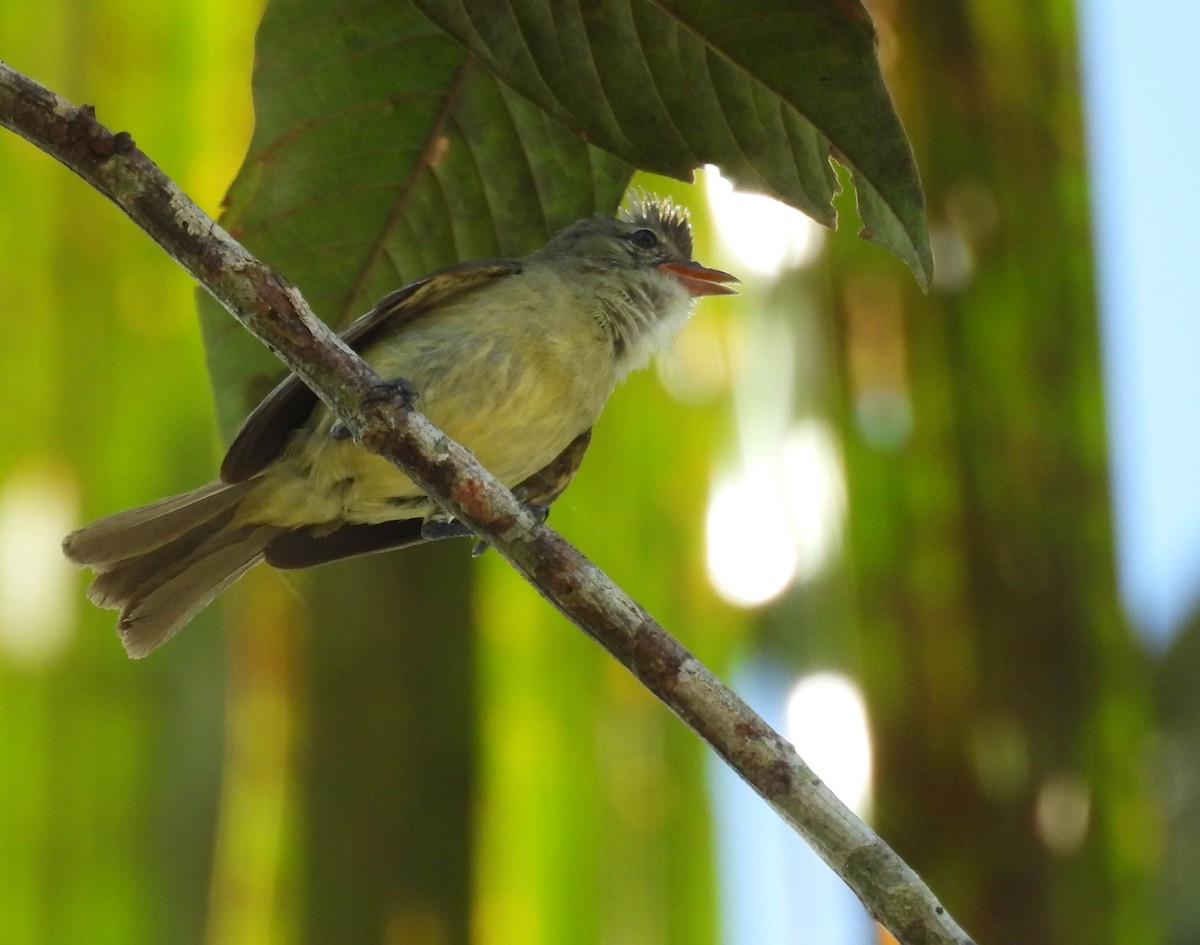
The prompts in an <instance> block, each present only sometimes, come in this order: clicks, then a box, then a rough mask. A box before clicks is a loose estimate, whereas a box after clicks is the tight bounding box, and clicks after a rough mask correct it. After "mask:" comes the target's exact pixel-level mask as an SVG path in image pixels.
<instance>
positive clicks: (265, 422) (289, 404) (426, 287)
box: [221, 259, 521, 483]
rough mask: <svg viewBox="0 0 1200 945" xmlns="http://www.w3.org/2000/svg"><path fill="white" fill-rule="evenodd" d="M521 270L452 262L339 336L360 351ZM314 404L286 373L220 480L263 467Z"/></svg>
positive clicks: (241, 435) (244, 431) (234, 447)
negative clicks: (443, 305) (455, 299)
mask: <svg viewBox="0 0 1200 945" xmlns="http://www.w3.org/2000/svg"><path fill="white" fill-rule="evenodd" d="M520 271H521V263H520V261H518V260H515V259H495V260H483V261H480V262H469V263H460V264H459V265H457V266H450V267H449V268H447V269H442V270H440V271H438V272H435V273H433V274H432V275H429V276H426V277H425V278H424V279H421V280H420V281H418V282H413V283H410V284H409V285H406V286H404V287H403V288H400V289H397V290H395V291H394V292H389V293H388V294H387V295H385V296H384V297H383V298H382V299H380V300H379V302H378V303H377V304H376V305H375V307H374V308H372V309H371V311H369V312H367V313H366V314H365V315H363V316H362V317H361V318H359V319H357V320H356V321H354V322H353V323H352V324H350V325H349V326H347V327H346V329H345V330H344V331H342V332H341V338H342V340H343V341H345V342H346V343H347V344H348V345H350V347H352V348H354V349H355V350H356V351H359V350H362V348H363V347H365V346H366V345H368V344H369V343H370V342H371V341H372V340H373V339H374V338H375V337H376V336H377V335H378V334H379V333H380V332H381V330H382V329H384V328H387V329H389V330H394V329H395V328H396V327H397V326H399V325H401V324H403V323H404V322H406V321H408V320H409V319H412V318H414V317H416V316H417V315H419V314H421V313H422V312H424V311H428V309H429V308H431V307H432V306H434V305H438V304H440V303H442V302H444V301H446V300H447V299H449V298H453V297H454V296H456V295H459V294H461V293H464V292H471V291H474V290H475V289H477V288H479V287H480V286H481V285H484V284H485V283H487V282H490V281H492V280H493V279H500V278H504V277H507V276H512V275H515V274H517V273H519V272H520ZM389 379H390V378H389ZM316 405H317V395H316V394H314V393H313V392H312V391H311V390H310V389H309V388H308V385H306V384H305V383H304V381H303V380H301V379H300V377H299V376H297V375H295V374H289V375H288V376H287V377H286V378H284V380H283V381H281V382H280V383H279V385H278V386H277V387H276V388H275V389H274V390H273V391H271V393H269V394H268V395H267V396H266V397H265V398H264V399H263V401H262V402H261V403H260V404H259V405H258V406H257V407H255V408H254V410H253V412H251V414H250V415H249V416H248V417H247V418H246V419H245V421H244V422H243V423H242V426H241V428H240V429H239V430H238V432H237V435H236V436H235V437H234V439H233V443H231V444H230V446H229V451H228V452H227V453H226V454H225V459H224V461H223V462H222V463H221V480H222V481H223V482H226V483H235V482H242V481H244V480H246V479H249V478H251V477H252V476H256V475H258V474H259V473H260V472H262V471H263V470H264V469H266V467H267V466H269V465H270V464H271V463H272V462H273V461H274V460H275V458H276V457H277V456H279V454H280V453H281V452H282V451H283V448H284V447H285V446H287V442H288V440H289V439H290V438H291V435H292V433H293V431H295V430H296V429H297V428H298V427H300V426H302V425H303V424H304V422H305V421H306V420H307V419H308V418H309V416H310V415H311V414H312V411H313V408H314V407H316Z"/></svg>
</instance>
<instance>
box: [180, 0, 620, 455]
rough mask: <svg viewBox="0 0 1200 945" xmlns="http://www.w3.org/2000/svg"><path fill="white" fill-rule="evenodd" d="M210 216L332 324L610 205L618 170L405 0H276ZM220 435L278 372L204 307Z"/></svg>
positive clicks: (519, 250)
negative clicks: (218, 213) (238, 157)
mask: <svg viewBox="0 0 1200 945" xmlns="http://www.w3.org/2000/svg"><path fill="white" fill-rule="evenodd" d="M257 57H258V58H257V66H256V71H255V83H254V85H255V107H256V119H257V124H256V128H255V134H254V139H253V141H252V142H251V145H250V150H249V153H248V154H247V157H246V161H245V164H244V165H243V167H242V169H241V172H240V173H239V175H238V178H237V180H236V181H235V182H234V184H233V186H232V187H231V189H230V192H229V195H228V198H227V201H226V206H227V210H226V214H225V216H224V218H223V221H222V222H223V223H224V224H225V226H226V227H227V228H228V229H229V230H230V231H231V232H233V233H234V235H236V236H238V237H239V238H240V239H242V240H243V241H244V242H245V243H246V245H247V246H248V247H249V248H250V249H251V250H252V251H254V252H255V253H257V254H258V255H260V256H261V257H262V258H263V259H264V260H265V261H267V262H268V263H270V264H271V265H272V266H275V267H276V268H277V269H278V270H279V271H280V272H281V273H283V274H284V275H285V276H286V277H287V278H288V279H290V280H291V281H293V282H295V283H296V284H297V285H299V286H300V288H301V290H302V291H303V292H304V295H305V298H307V299H308V301H309V302H310V304H311V305H312V306H313V308H314V310H315V311H316V312H317V314H319V315H321V316H322V317H323V318H325V319H326V320H327V321H329V322H331V323H334V324H339V325H340V324H343V323H345V322H346V321H348V320H349V319H351V318H353V317H354V316H356V315H358V314H361V313H362V312H363V311H365V310H366V309H367V308H369V307H370V305H371V304H372V303H373V302H374V301H375V300H376V299H377V298H379V297H380V296H382V295H383V294H385V293H386V292H388V291H390V290H391V289H394V288H397V287H398V286H400V285H403V284H404V283H405V282H409V281H411V280H413V279H416V278H418V277H420V276H422V275H424V274H425V273H427V272H429V271H431V270H433V269H437V268H439V267H442V266H445V265H448V264H450V263H452V262H455V261H458V260H460V259H470V258H481V257H488V256H505V255H514V254H523V253H526V252H528V251H529V250H531V249H533V248H535V247H536V246H538V245H540V244H541V243H543V242H545V240H546V239H547V237H548V236H549V235H550V234H551V233H553V232H554V231H556V230H557V229H559V228H561V227H562V226H564V225H566V224H567V223H570V222H571V221H573V220H576V219H579V218H580V217H586V216H592V215H594V214H597V213H611V212H612V211H613V209H614V208H615V207H616V205H617V203H618V202H619V201H620V199H621V195H622V194H623V192H624V190H625V187H626V185H627V184H628V181H629V178H630V177H631V176H632V173H633V172H632V168H630V167H629V166H628V165H627V164H626V163H625V162H624V161H622V160H620V159H618V158H615V157H613V156H611V155H609V154H606V153H604V152H603V151H600V150H599V149H597V148H594V147H591V146H589V145H587V144H585V143H584V142H583V141H582V140H580V139H579V138H578V137H576V136H575V135H572V134H571V133H569V132H568V131H567V130H566V129H565V128H563V126H562V125H560V124H559V123H558V122H557V121H555V120H554V119H552V118H550V117H548V116H547V115H546V114H545V113H544V112H543V111H542V110H541V109H539V108H537V107H536V106H534V105H532V104H530V103H529V102H527V101H526V100H524V99H522V98H521V97H520V96H518V95H516V94H514V93H513V92H512V91H509V90H507V89H505V88H503V87H502V86H501V85H500V84H499V83H498V82H497V81H496V80H495V79H494V78H493V77H492V76H491V75H490V74H489V73H488V72H487V71H486V70H484V69H482V68H481V67H480V66H478V65H477V64H476V63H475V62H474V61H473V60H472V59H471V57H470V55H469V54H468V53H467V52H466V51H465V50H463V48H462V47H461V46H460V45H459V44H458V43H456V42H454V40H452V39H451V38H450V37H448V36H446V35H445V34H444V33H443V32H441V31H440V30H439V29H438V28H437V27H435V26H434V25H433V24H431V23H430V22H429V21H428V20H427V19H426V18H425V17H423V16H422V15H421V14H420V13H418V12H417V11H416V10H415V9H414V8H413V7H412V6H411V5H410V4H408V3H405V2H400V3H372V4H365V5H364V4H355V3H348V2H340V3H326V2H323V0H282V2H280V0H276V2H273V3H272V4H271V5H270V6H269V7H268V9H267V12H266V14H265V16H264V18H263V21H262V25H261V26H260V29H259V33H258V43H257ZM203 316H204V318H203V320H204V328H205V339H206V342H207V347H208V356H209V367H210V371H211V373H212V376H213V382H214V387H215V388H216V391H217V402H218V404H217V405H218V411H219V413H220V418H221V424H222V428H223V429H224V430H225V431H226V432H227V433H228V432H229V431H231V430H232V429H233V427H234V426H236V424H237V422H238V421H239V420H240V419H241V418H242V417H243V416H244V415H245V413H246V411H247V410H248V409H249V407H251V406H253V404H254V403H256V402H257V400H258V399H259V398H260V397H261V395H262V394H264V393H265V392H266V390H267V389H269V387H270V385H271V384H272V383H273V382H274V381H275V380H276V379H278V377H279V375H280V373H281V369H280V367H279V365H278V364H277V362H275V361H274V360H273V359H272V358H271V357H270V355H268V354H267V353H266V352H265V351H264V350H263V349H262V347H261V345H259V344H258V343H257V342H256V341H254V340H253V339H252V338H250V337H249V336H248V335H246V333H245V332H244V331H242V330H241V328H240V326H238V325H236V324H235V323H233V322H232V321H231V320H230V319H229V318H228V317H227V316H225V315H224V314H223V313H220V312H219V311H217V309H216V306H215V304H211V303H208V302H206V303H204V305H203Z"/></svg>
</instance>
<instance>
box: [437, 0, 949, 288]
mask: <svg viewBox="0 0 1200 945" xmlns="http://www.w3.org/2000/svg"><path fill="white" fill-rule="evenodd" d="M415 2H416V4H417V6H419V7H420V8H421V9H422V10H423V11H424V12H425V13H426V14H428V16H429V17H430V18H431V19H432V20H434V22H436V23H438V24H439V25H440V26H441V27H442V28H444V29H445V30H446V31H447V32H449V33H451V34H452V35H453V36H455V37H456V38H457V39H458V40H459V41H460V42H462V43H463V44H464V45H466V47H467V48H468V49H470V50H471V52H472V53H474V55H475V56H477V57H478V59H479V60H480V61H481V62H483V63H484V64H485V65H486V66H487V67H488V68H489V69H490V70H491V71H492V72H493V73H494V74H495V75H496V76H497V77H498V78H499V79H500V80H501V81H503V82H505V83H506V84H508V85H510V86H512V87H513V88H514V89H517V90H518V91H519V92H520V93H521V94H522V95H525V96H527V97H528V98H529V99H530V100H531V101H533V102H536V103H537V104H538V105H540V106H541V107H542V108H544V109H545V110H546V111H547V112H548V113H549V114H551V115H553V116H555V117H556V118H557V119H558V120H559V121H561V122H562V123H563V124H564V125H566V126H567V127H569V128H572V129H574V130H575V131H576V133H577V134H579V135H580V136H582V137H586V138H587V139H588V140H589V141H592V142H594V143H595V144H597V145H598V146H600V147H603V148H605V149H606V150H608V151H610V152H612V153H613V154H615V155H617V156H619V157H621V158H622V159H624V160H625V161H628V162H629V163H630V164H633V165H635V166H637V167H639V168H642V169H644V170H650V171H655V172H656V173H660V174H667V175H670V176H673V177H677V178H680V179H682V180H690V179H691V174H692V171H694V170H695V168H696V167H698V166H699V165H701V164H705V163H712V164H716V165H718V166H720V168H721V170H722V171H723V172H724V173H725V174H726V175H727V176H728V177H730V178H731V179H733V180H734V182H735V183H737V184H739V185H741V186H742V187H743V188H745V189H751V190H757V191H761V192H764V193H767V194H771V195H772V196H775V197H778V198H779V199H781V200H784V201H786V202H787V203H790V204H792V205H793V206H795V207H798V208H799V209H801V210H803V211H804V212H805V213H807V214H809V215H810V216H811V217H812V218H813V219H815V220H817V221H819V222H821V223H824V224H825V225H827V226H832V225H833V224H834V222H835V217H834V212H833V208H832V206H831V201H832V198H833V196H834V193H835V192H836V189H837V183H836V180H835V177H834V174H833V171H832V168H831V167H830V165H829V161H828V158H829V157H830V156H831V155H832V156H833V157H835V158H836V159H837V161H838V162H839V163H841V164H844V165H845V166H846V167H847V168H849V170H850V172H851V174H852V177H853V180H854V184H855V188H856V190H857V192H858V206H859V214H860V216H861V217H862V220H863V223H864V230H863V236H865V237H866V238H867V239H869V240H871V241H872V242H875V243H878V244H879V245H880V246H883V247H885V248H887V249H889V250H891V251H892V252H893V253H895V254H896V255H897V256H899V257H900V258H901V259H903V260H904V261H905V262H906V263H908V265H909V266H910V267H912V269H913V272H914V273H915V274H916V276H917V278H918V279H919V280H920V282H921V283H922V285H926V286H927V285H928V282H929V277H930V273H931V271H932V258H931V256H930V251H929V239H928V234H927V232H926V228H925V211H924V199H923V197H922V194H921V187H920V183H919V181H918V177H917V170H916V165H915V163H914V161H913V156H912V151H911V149H910V148H909V145H908V141H907V139H906V138H905V135H904V131H903V129H902V128H901V126H900V122H899V119H898V118H897V117H896V113H895V111H894V109H893V108H892V103H891V99H890V98H889V96H888V93H887V89H886V88H885V87H884V84H883V78H882V75H881V74H880V70H879V64H878V62H877V60H876V56H875V31H874V28H873V26H872V24H871V20H870V18H869V17H868V16H867V14H866V12H865V11H864V10H863V8H862V6H861V5H860V4H859V3H858V0H801V2H797V0H737V2H729V0H589V2H587V3H582V2H579V0H506V2H499V3H498V2H496V0H415Z"/></svg>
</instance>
